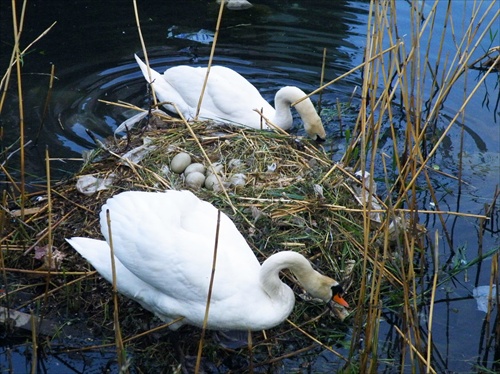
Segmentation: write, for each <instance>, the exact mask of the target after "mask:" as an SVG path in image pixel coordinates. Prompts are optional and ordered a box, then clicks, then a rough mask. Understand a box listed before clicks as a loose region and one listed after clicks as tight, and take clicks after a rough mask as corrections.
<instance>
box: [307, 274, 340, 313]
mask: <svg viewBox="0 0 500 374" xmlns="http://www.w3.org/2000/svg"><path fill="white" fill-rule="evenodd" d="M315 273H316V274H314V277H315V278H316V279H315V280H309V281H306V282H305V283H307V284H308V287H305V288H306V290H307V292H308V293H309V294H310V295H311V296H313V297H316V298H318V299H321V300H323V301H324V302H325V303H328V304H330V303H331V302H332V301H334V302H336V303H337V304H339V305H342V306H344V307H346V308H349V304H348V303H347V301H345V300H344V297H343V296H344V289H343V288H342V286H341V285H340V283H339V282H337V281H336V280H334V279H332V278H330V277H327V276H325V275H322V274H320V273H317V272H315Z"/></svg>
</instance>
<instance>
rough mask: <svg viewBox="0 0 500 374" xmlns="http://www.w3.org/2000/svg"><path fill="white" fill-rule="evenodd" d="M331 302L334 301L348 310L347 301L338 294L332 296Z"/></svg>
mask: <svg viewBox="0 0 500 374" xmlns="http://www.w3.org/2000/svg"><path fill="white" fill-rule="evenodd" d="M333 301H335V302H336V303H337V304H340V305H342V306H344V307H346V308H349V304H347V301H345V300H344V298H343V297H342V296H340V295H339V294H336V295H334V296H333Z"/></svg>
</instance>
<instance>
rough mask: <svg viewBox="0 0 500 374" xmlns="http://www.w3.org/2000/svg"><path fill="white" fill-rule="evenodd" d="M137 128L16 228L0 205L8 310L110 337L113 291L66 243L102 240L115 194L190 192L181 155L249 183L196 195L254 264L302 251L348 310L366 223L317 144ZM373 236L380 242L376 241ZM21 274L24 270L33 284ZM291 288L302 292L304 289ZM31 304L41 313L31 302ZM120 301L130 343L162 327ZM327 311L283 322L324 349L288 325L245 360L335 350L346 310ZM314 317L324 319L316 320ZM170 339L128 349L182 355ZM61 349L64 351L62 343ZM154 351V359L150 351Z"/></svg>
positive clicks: (173, 124) (214, 129)
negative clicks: (137, 153)
mask: <svg viewBox="0 0 500 374" xmlns="http://www.w3.org/2000/svg"><path fill="white" fill-rule="evenodd" d="M153 122H154V123H153ZM145 126H146V127H143V128H142V129H141V130H138V131H136V132H134V133H132V132H129V133H128V134H127V136H125V137H123V138H121V139H119V140H110V141H109V142H108V143H107V144H101V145H100V147H98V148H97V149H96V150H94V151H92V152H89V154H87V155H86V157H85V159H86V161H85V164H84V166H83V167H82V170H81V171H80V172H79V173H78V174H77V175H76V176H75V177H74V179H71V180H68V181H65V182H60V183H58V184H57V185H54V186H53V187H52V189H51V194H50V196H48V194H47V191H40V192H37V193H35V194H33V195H32V196H31V197H30V199H29V200H28V201H27V206H26V207H25V208H24V220H20V219H18V218H19V215H20V214H22V213H21V211H20V210H19V209H18V208H16V202H15V201H14V200H12V201H10V204H9V202H8V201H5V202H4V206H5V207H7V208H10V209H8V212H7V213H4V220H3V221H4V224H3V226H2V227H3V231H4V232H3V233H2V235H3V236H4V240H3V244H2V249H7V250H6V251H3V258H2V260H3V262H4V268H5V269H6V271H4V277H5V278H6V279H5V283H6V284H7V287H9V292H8V297H3V300H2V303H3V305H4V306H7V305H8V306H9V307H10V308H13V309H16V310H25V309H27V308H35V309H36V313H38V314H40V315H43V316H44V318H47V319H49V320H53V321H56V324H57V323H60V325H61V326H62V325H65V324H66V322H67V320H68V317H70V318H71V319H72V320H75V319H76V320H78V321H80V323H81V324H83V325H84V326H86V327H87V329H86V330H85V331H87V333H88V335H90V336H92V338H96V337H97V338H98V339H100V338H102V339H103V340H106V339H108V338H109V339H112V337H113V336H114V333H113V331H112V330H113V326H112V319H111V318H110V317H109V315H110V314H109V313H110V309H111V308H112V302H111V299H112V298H111V297H110V289H111V286H110V285H109V284H107V282H105V281H104V280H103V279H102V278H100V277H99V275H98V274H96V273H95V272H94V271H93V269H92V267H91V266H90V265H89V264H88V263H86V261H85V260H83V259H82V258H81V257H80V256H79V255H78V254H77V253H76V252H74V251H73V250H72V248H71V247H70V246H69V245H68V244H67V243H66V242H65V241H64V238H69V237H73V236H85V237H92V238H102V236H101V233H100V227H99V222H98V214H99V211H100V207H101V205H102V204H103V203H104V202H105V200H106V199H107V198H109V197H111V196H113V195H115V194H117V193H119V192H121V191H126V190H147V191H161V190H165V189H185V188H187V186H186V183H185V178H184V175H183V174H176V173H174V172H171V171H170V170H169V165H170V162H171V160H172V158H173V157H174V156H175V155H176V154H178V153H179V152H186V153H188V154H189V155H191V158H192V159H193V161H196V162H199V163H202V164H204V165H206V166H207V167H209V165H210V164H211V163H214V162H218V163H221V164H222V165H223V166H222V170H221V171H220V173H219V175H220V178H221V179H223V180H226V181H227V180H229V179H230V177H231V175H232V174H234V173H236V172H237V173H239V174H243V175H245V178H246V179H245V183H244V185H239V186H233V185H231V184H230V183H223V184H222V185H221V187H220V188H218V189H215V190H213V189H211V190H209V189H207V188H204V187H202V188H200V189H197V190H195V191H193V192H194V193H195V194H196V195H198V196H199V197H200V198H201V199H203V200H206V201H209V202H211V203H212V204H214V205H215V206H216V207H218V208H219V209H221V210H222V211H223V212H225V213H226V214H227V215H228V216H230V217H231V218H232V219H233V221H234V222H235V223H236V225H237V227H238V228H239V230H240V232H241V233H242V234H243V236H244V237H245V238H246V239H247V241H248V243H249V244H250V246H251V248H252V249H253V250H254V252H255V253H256V255H257V257H258V258H259V260H261V261H263V260H264V259H265V258H266V257H267V256H269V255H271V254H272V253H274V252H276V251H280V250H285V249H287V250H294V251H298V252H300V253H302V254H303V255H305V256H306V257H307V258H309V259H310V260H311V261H312V262H313V264H314V265H315V267H316V268H317V269H318V270H319V271H321V272H322V273H324V274H327V275H330V276H332V277H334V278H336V279H338V280H340V281H342V282H343V283H344V288H346V289H347V296H346V298H347V300H348V302H350V303H352V304H353V305H355V302H354V296H355V294H356V292H357V289H356V287H354V286H352V285H353V284H357V283H358V280H359V277H360V274H358V273H359V272H360V266H358V263H359V259H360V258H362V257H363V255H362V251H363V245H362V243H363V237H364V236H363V235H364V233H363V219H364V218H363V217H364V215H363V214H364V213H363V207H362V206H360V203H359V201H358V200H359V199H357V198H356V192H355V191H356V189H359V188H360V186H361V182H360V181H359V180H358V179H357V178H355V177H354V176H353V174H352V173H351V171H349V170H346V169H345V168H343V167H342V166H341V165H335V164H333V163H332V161H331V157H330V155H329V154H328V153H327V152H326V151H325V150H324V149H323V148H322V147H319V146H318V145H317V144H315V143H313V142H309V141H308V140H305V139H299V138H295V137H291V136H290V135H284V134H277V133H273V132H266V131H257V130H248V129H241V128H231V127H227V126H226V127H218V126H216V125H213V124H211V123H206V122H199V123H198V122H195V123H191V124H187V123H185V122H179V121H169V122H165V121H158V120H157V119H156V120H155V121H151V120H149V123H147V124H145ZM145 138H147V139H148V142H147V145H146V146H145V147H143V148H145V149H146V151H145V152H144V154H143V155H142V159H141V160H140V161H137V162H132V161H130V160H129V159H126V158H124V157H123V155H124V154H125V153H126V152H129V151H130V150H132V149H137V147H140V146H143V144H144V139H145ZM234 160H237V161H234ZM235 165H236V166H235ZM88 175H91V176H93V177H94V178H95V180H96V186H104V183H102V181H104V180H106V181H107V182H106V183H105V184H106V186H105V187H103V188H102V189H99V188H96V191H95V192H92V191H90V192H88V191H87V193H88V194H87V195H84V194H82V193H81V192H79V191H78V190H77V188H76V183H77V180H78V179H79V178H81V177H82V176H88ZM49 197H50V199H49ZM365 213H366V212H365ZM371 235H372V236H375V235H377V233H376V231H375V230H374V231H373V233H371ZM48 243H52V245H53V247H52V248H53V251H52V252H51V255H50V259H51V260H50V261H48V260H47V256H46V254H47V252H48ZM374 250H376V249H374ZM54 253H55V254H56V255H54ZM24 272H28V273H29V277H26V276H25V275H24V274H23V273H24ZM20 273H21V274H20ZM288 278H289V279H288V280H287V282H289V283H290V284H291V285H294V282H293V279H291V277H288ZM44 280H45V281H44ZM14 285H15V286H14ZM295 287H296V286H295ZM20 289H22V290H23V291H22V292H23V294H25V296H24V297H23V298H22V299H23V300H22V301H19V299H20V298H19V297H17V296H16V295H17V293H18V292H19V291H20ZM296 289H297V293H298V294H300V289H298V288H297V287H296ZM37 300H39V301H43V303H41V304H36V303H35V301H37ZM121 300H122V304H121V306H120V308H121V310H120V314H121V315H122V316H124V317H123V321H122V325H121V328H122V329H123V336H127V337H131V336H132V337H133V336H134V334H137V333H140V332H143V331H145V330H147V327H146V326H147V325H149V323H150V322H152V321H153V322H156V323H159V321H157V320H156V319H153V316H152V315H151V314H150V313H149V312H145V311H143V310H142V309H141V308H140V306H138V305H137V304H136V303H134V302H131V301H130V300H127V299H126V298H122V299H121ZM325 308H326V307H325V306H324V305H321V304H320V303H304V302H298V303H297V304H296V307H295V309H294V312H293V314H292V315H291V316H290V320H291V321H293V322H294V323H295V324H298V325H302V326H303V328H305V329H307V331H308V334H311V335H312V336H316V337H317V338H318V339H319V340H320V341H321V342H323V343H324V344H325V346H321V345H318V344H317V343H313V344H312V345H311V340H309V338H308V337H307V335H304V334H303V332H301V331H302V330H301V329H298V330H296V329H292V330H290V325H289V324H286V323H285V324H282V325H281V326H279V327H276V328H275V329H273V332H272V333H269V334H268V335H267V336H266V335H262V336H260V337H259V338H255V337H254V339H255V340H254V344H255V346H256V349H257V350H256V351H254V353H253V354H255V355H260V357H259V359H260V361H261V362H264V363H265V362H267V360H270V359H271V357H277V356H280V355H281V354H283V353H285V351H289V350H290V349H292V351H293V350H294V349H295V350H297V351H301V350H303V349H305V347H308V349H319V350H323V349H325V347H327V346H331V345H332V344H334V343H335V342H336V341H337V339H339V337H341V336H342V335H343V333H342V330H344V329H345V328H344V327H343V325H342V323H341V322H340V320H341V319H343V318H344V317H345V316H346V312H345V311H343V312H342V311H338V312H337V315H336V316H335V315H332V314H331V313H330V312H329V311H327V310H326V309H325ZM321 314H322V316H321V318H316V317H317V316H318V315H321ZM339 316H340V317H341V318H340V320H339V318H338V317H339ZM88 328H90V329H91V331H88ZM285 331H288V335H285V336H284V337H283V336H282V337H281V338H280V340H278V339H277V338H275V337H276V336H278V335H276V334H281V333H283V332H285ZM180 333H181V334H185V335H183V336H184V338H183V342H184V343H183V345H182V347H180V349H181V350H182V354H183V355H185V356H190V355H195V354H196V349H197V348H198V343H197V339H198V337H199V330H198V329H195V328H190V327H184V328H183V329H181V330H180ZM339 334H340V335H339ZM166 335H168V334H166ZM166 335H165V334H162V335H158V336H154V334H153V335H152V336H153V338H152V337H151V335H150V337H149V338H147V339H150V340H147V339H146V338H143V339H146V342H144V340H141V339H136V340H133V341H131V342H130V343H129V344H136V346H135V347H141V348H143V349H145V350H146V353H147V354H146V356H147V357H152V356H156V357H159V356H161V355H160V354H159V353H158V352H165V351H166V350H167V351H171V349H170V348H171V347H170V346H168V344H176V345H177V347H178V345H179V342H178V341H177V340H176V339H175V338H174V342H172V341H169V340H168V339H167V341H165V339H164V338H162V337H163V336H166ZM160 336H161V337H160ZM63 337H64V336H63ZM151 339H153V343H152V342H151ZM272 339H276V340H274V341H273V340H272ZM281 339H283V340H281ZM125 340H126V339H125ZM63 341H64V340H63ZM126 341H127V340H126ZM270 341H273V344H274V345H273V348H272V349H270V348H269V347H268V346H267V345H266V344H264V342H270ZM283 341H284V342H286V343H287V344H288V343H289V344H292V345H291V346H290V345H287V344H284V343H283ZM141 342H142V343H141ZM278 342H280V344H278ZM79 344H83V343H82V342H80V343H79ZM92 344H95V342H93V343H92ZM165 344H167V346H165ZM207 344H209V343H207ZM213 344H214V345H213V346H210V345H209V347H211V348H206V351H205V352H204V353H205V354H206V355H207V356H208V358H209V359H210V360H211V361H212V362H213V363H214V364H215V365H226V366H227V365H228V364H227V362H226V361H224V360H226V359H227V358H228V357H229V356H231V355H232V353H231V352H229V351H227V350H224V351H223V353H222V352H221V351H220V350H221V348H220V347H219V346H217V345H216V344H215V343H213ZM86 345H89V344H86ZM129 346H130V345H129ZM259 346H260V348H261V350H260V351H259V349H258V347H259ZM52 347H53V346H52ZM61 347H63V348H64V349H66V347H64V343H61ZM100 347H101V348H102V346H100ZM63 348H61V349H63ZM157 348H158V349H160V350H159V351H156V350H155V349H157ZM110 350H112V348H110ZM155 352H156V353H155ZM172 352H174V353H172V355H170V354H169V355H163V356H162V360H164V361H165V362H164V365H173V364H176V363H177V362H178V361H177V360H178V356H177V355H176V354H175V350H174V351H172ZM259 352H260V353H259ZM287 354H289V352H288V353H287ZM140 357H141V356H140V355H138V354H136V355H135V360H136V363H137V365H139V366H140V367H142V368H147V365H152V364H151V362H152V360H151V359H149V360H147V359H146V360H145V361H142V360H141V359H140ZM146 362H148V364H146ZM223 362H225V363H223ZM272 362H274V359H272ZM229 366H230V365H229ZM229 366H227V367H229ZM164 367H166V366H164Z"/></svg>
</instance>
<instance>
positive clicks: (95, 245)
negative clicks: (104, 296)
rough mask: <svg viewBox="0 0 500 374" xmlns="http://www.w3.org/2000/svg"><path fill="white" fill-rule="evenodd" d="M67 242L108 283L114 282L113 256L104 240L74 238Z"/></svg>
mask: <svg viewBox="0 0 500 374" xmlns="http://www.w3.org/2000/svg"><path fill="white" fill-rule="evenodd" d="M66 241H67V242H68V243H69V244H70V245H71V246H72V247H73V248H74V249H75V250H76V251H77V252H78V253H80V255H82V257H83V258H85V259H86V260H87V261H88V262H90V263H91V264H92V266H93V267H94V268H95V269H96V270H97V271H98V272H99V273H100V274H101V275H102V276H103V277H104V278H105V279H106V280H107V281H108V282H111V281H112V278H113V277H112V273H111V254H110V250H109V245H108V243H106V242H105V241H104V240H97V239H90V238H79V237H74V238H71V239H66Z"/></svg>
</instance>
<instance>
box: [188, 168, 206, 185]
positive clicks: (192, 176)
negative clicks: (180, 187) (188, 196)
mask: <svg viewBox="0 0 500 374" xmlns="http://www.w3.org/2000/svg"><path fill="white" fill-rule="evenodd" d="M204 183H205V175H203V174H202V173H200V172H199V171H193V172H191V173H189V174H187V175H186V185H187V186H188V187H191V188H192V189H194V190H199V189H200V188H201V186H203V184H204Z"/></svg>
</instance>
